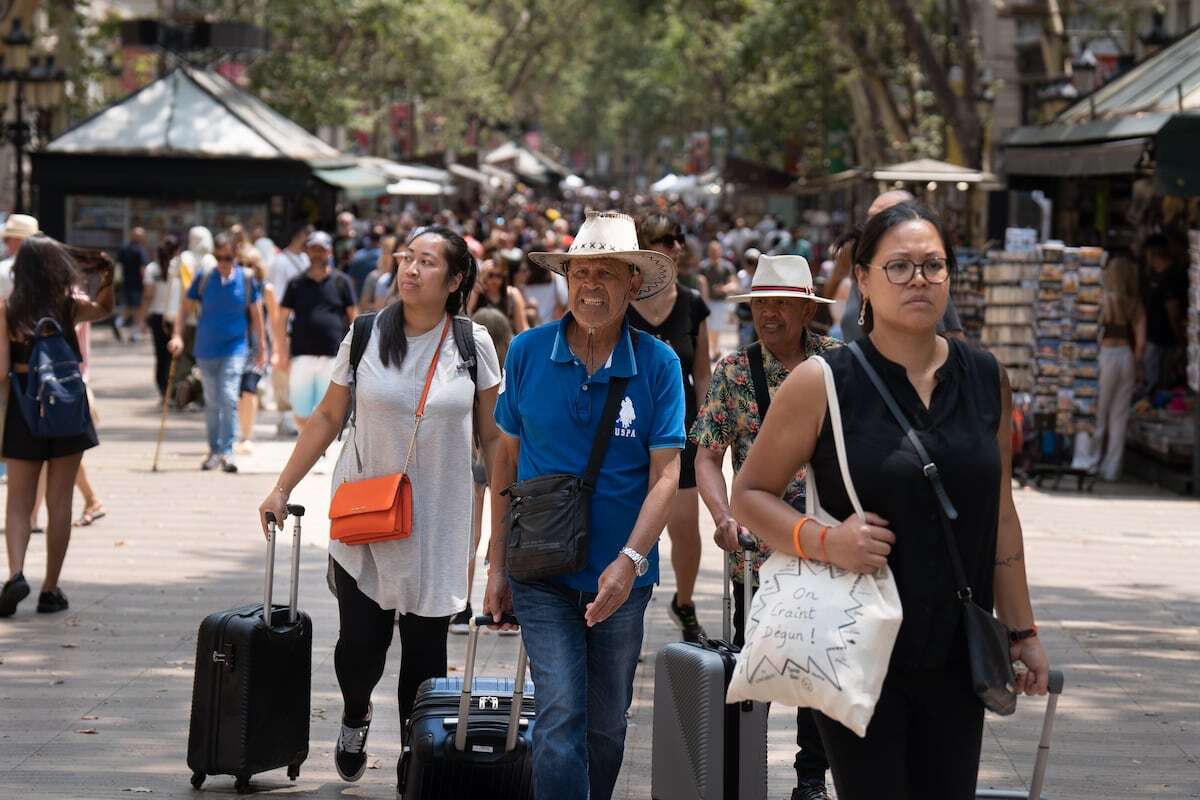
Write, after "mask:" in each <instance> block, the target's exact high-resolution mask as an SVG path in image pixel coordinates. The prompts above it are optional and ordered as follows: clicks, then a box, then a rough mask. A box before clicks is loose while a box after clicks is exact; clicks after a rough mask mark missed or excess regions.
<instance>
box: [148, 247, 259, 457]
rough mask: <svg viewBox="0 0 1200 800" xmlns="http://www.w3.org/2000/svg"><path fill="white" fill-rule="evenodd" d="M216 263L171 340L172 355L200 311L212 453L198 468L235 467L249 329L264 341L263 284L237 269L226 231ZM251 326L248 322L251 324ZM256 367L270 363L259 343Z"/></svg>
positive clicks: (197, 284)
mask: <svg viewBox="0 0 1200 800" xmlns="http://www.w3.org/2000/svg"><path fill="white" fill-rule="evenodd" d="M213 257H214V258H216V260H217V266H216V267H213V268H212V269H210V270H209V271H208V272H205V273H203V274H201V275H197V276H196V277H195V278H194V279H193V280H192V284H191V286H190V287H188V292H187V297H186V299H184V301H183V302H182V303H181V304H180V309H179V313H178V314H177V315H176V316H175V331H174V335H173V336H172V337H171V340H170V341H169V342H168V343H167V349H168V350H170V351H171V354H172V355H178V354H179V353H180V352H182V351H183V330H184V326H185V325H186V324H187V321H188V317H190V316H191V315H192V312H193V311H194V310H196V307H197V305H198V306H199V310H200V319H199V320H198V321H197V323H196V346H195V354H196V364H197V365H198V366H199V367H200V382H201V384H203V386H204V423H205V428H206V429H207V432H208V451H209V452H208V458H206V459H205V460H204V463H203V464H201V465H200V469H205V470H209V469H216V468H217V467H220V468H221V469H223V470H224V471H226V472H237V462H236V461H234V458H233V442H234V439H235V438H236V436H237V403H238V389H239V388H240V386H241V382H242V372H243V371H244V367H245V366H246V358H247V354H248V351H249V349H250V348H249V345H248V343H247V338H246V334H247V332H248V331H249V330H252V331H253V332H254V341H256V342H264V341H266V339H265V338H264V336H263V317H262V306H261V304H260V302H259V301H260V300H261V299H262V288H261V287H260V286H259V285H258V283H257V282H256V281H255V280H254V278H253V273H251V272H250V270H248V269H235V266H236V265H235V264H234V258H233V243H232V242H230V240H229V237H227V236H225V235H224V234H221V235H218V236H216V237H215V238H214V239H213ZM247 326H249V327H247ZM254 356H255V359H256V363H257V365H258V368H259V369H260V370H261V369H262V368H263V367H265V366H266V363H267V353H266V349H265V348H263V347H261V346H260V347H258V349H257V351H256V352H255V354H254Z"/></svg>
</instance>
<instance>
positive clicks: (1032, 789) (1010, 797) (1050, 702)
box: [975, 669, 1065, 800]
mask: <svg viewBox="0 0 1200 800" xmlns="http://www.w3.org/2000/svg"><path fill="white" fill-rule="evenodd" d="M1063 683H1065V678H1064V677H1063V674H1062V673H1061V672H1059V671H1058V670H1056V669H1052V670H1050V680H1049V686H1048V687H1047V688H1048V689H1049V692H1050V693H1049V694H1048V695H1046V716H1045V717H1043V718H1042V738H1041V739H1039V740H1038V750H1037V757H1036V758H1035V759H1034V761H1033V778H1032V779H1031V780H1030V781H1029V791H1028V792H1022V791H1019V790H1018V791H1014V790H1011V789H981V790H979V791H978V792H976V794H975V797H977V798H979V800H985V799H986V800H1043V798H1042V786H1043V785H1045V783H1046V766H1047V765H1048V763H1049V761H1050V736H1051V734H1053V733H1054V714H1055V712H1056V711H1057V710H1058V696H1059V695H1060V694H1062V690H1063Z"/></svg>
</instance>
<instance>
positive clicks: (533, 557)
mask: <svg viewBox="0 0 1200 800" xmlns="http://www.w3.org/2000/svg"><path fill="white" fill-rule="evenodd" d="M628 383H629V378H624V377H621V378H613V379H612V380H611V381H610V382H609V385H608V395H607V397H606V398H605V400H604V412H603V413H602V414H601V415H600V427H598V428H597V429H596V438H595V439H594V440H593V441H592V453H591V455H590V456H589V457H588V463H587V470H586V471H585V472H584V474H583V477H580V476H578V475H569V474H557V475H541V476H538V477H536V478H529V479H528V480H523V481H517V482H515V483H513V484H512V485H511V486H509V487H508V488H507V489H505V490H504V491H503V492H502V493H501V494H504V495H506V496H508V497H509V498H510V499H511V504H510V505H509V508H508V516H507V517H506V518H505V519H506V521H507V523H508V549H507V552H508V574H509V577H511V578H513V579H515V580H518V581H536V580H543V579H545V578H553V577H556V576H558V575H569V574H570V573H572V572H578V571H579V570H581V569H583V568H584V567H585V566H587V561H588V540H589V539H590V536H589V533H590V531H589V521H590V519H591V507H592V493H593V492H595V490H596V478H597V476H598V475H599V473H600V465H601V463H603V461H604V453H605V451H606V450H607V449H608V440H609V439H610V438H612V427H613V423H614V422H616V419H617V408H618V406H620V404H621V399H622V398H623V397H624V396H625V386H626V385H627V384H628Z"/></svg>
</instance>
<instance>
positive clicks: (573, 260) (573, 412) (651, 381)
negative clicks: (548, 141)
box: [484, 212, 684, 800]
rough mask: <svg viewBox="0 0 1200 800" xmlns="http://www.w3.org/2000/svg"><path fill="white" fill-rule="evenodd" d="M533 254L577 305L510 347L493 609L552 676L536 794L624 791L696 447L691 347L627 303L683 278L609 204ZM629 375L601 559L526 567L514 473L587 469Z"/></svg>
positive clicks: (595, 547) (538, 746) (598, 533)
mask: <svg viewBox="0 0 1200 800" xmlns="http://www.w3.org/2000/svg"><path fill="white" fill-rule="evenodd" d="M530 258H531V259H532V260H533V261H535V262H536V263H538V264H540V265H541V266H543V267H546V268H547V269H550V270H552V271H554V272H557V273H559V274H563V275H565V276H566V277H567V283H568V292H569V294H568V305H569V308H570V313H568V314H567V315H565V316H564V317H563V318H562V320H560V321H559V322H554V323H550V324H548V325H543V326H542V327H540V328H536V329H534V330H532V331H528V332H526V333H523V334H521V335H520V336H518V337H517V338H516V339H514V340H513V342H512V346H511V347H510V349H509V351H508V358H507V359H506V362H505V365H506V369H505V378H504V381H503V382H502V383H501V386H500V395H499V397H498V399H497V401H496V422H497V424H498V425H499V427H500V430H501V432H502V435H501V437H500V438H501V447H499V448H498V449H497V455H496V460H495V464H494V465H493V469H492V472H491V480H492V489H493V494H492V497H493V498H494V500H493V502H492V509H493V523H492V531H493V533H492V541H491V547H490V553H489V565H490V566H489V570H488V586H487V595H486V596H485V599H484V611H485V613H488V614H492V615H493V617H492V618H493V619H494V620H497V621H498V620H499V619H500V614H501V613H502V612H504V611H506V610H508V609H509V608H512V609H513V610H514V611H515V613H516V615H517V619H518V621H519V622H520V624H521V632H522V635H523V637H524V641H525V646H526V648H527V649H528V651H529V660H530V667H531V669H532V672H533V680H534V684H535V685H536V686H537V695H536V702H537V712H538V724H537V726H536V727H535V728H534V734H533V777H534V787H535V795H536V796H537V797H539V798H554V800H572V799H573V798H579V800H586V799H587V798H591V800H608V798H609V797H611V795H612V791H613V787H614V785H615V784H616V781H617V774H618V773H619V772H620V770H621V761H622V758H623V756H624V749H625V729H626V719H625V713H626V711H628V709H629V704H630V702H631V700H632V698H633V676H634V672H635V670H636V669H637V661H638V654H639V652H640V651H641V647H642V630H643V625H642V620H643V616H644V614H645V610H646V604H647V603H648V602H649V601H650V593H651V591H652V589H653V586H654V584H655V583H656V582H657V581H658V548H657V541H658V537H659V535H660V534H661V533H662V530H663V527H664V526H665V525H666V522H667V517H668V516H669V514H670V508H671V501H672V499H673V498H674V496H675V490H676V486H677V481H678V479H679V453H680V450H682V448H683V445H684V429H683V413H684V405H683V383H682V381H681V380H680V378H679V375H680V373H679V359H678V358H677V357H676V355H675V353H674V352H672V350H671V349H670V347H668V346H667V345H665V344H664V343H662V342H660V341H658V340H657V339H655V338H654V337H653V336H645V335H641V334H637V333H636V332H635V331H633V330H632V329H630V328H629V327H627V326H626V325H625V311H626V309H627V308H628V307H629V303H630V301H631V300H634V299H641V298H644V297H650V296H652V295H654V294H656V293H657V292H659V291H660V290H662V289H663V288H665V287H666V286H668V285H669V284H670V283H671V282H672V281H673V280H674V279H675V265H674V262H673V261H672V260H671V259H670V258H669V257H667V256H665V255H663V254H661V253H657V252H653V251H647V250H639V249H638V244H637V233H636V230H635V228H634V223H633V220H632V218H630V217H629V216H627V215H625V214H616V213H608V212H605V213H599V214H589V215H588V218H587V220H586V221H585V222H584V224H583V226H582V227H581V228H580V230H579V234H578V235H577V236H576V237H575V241H574V243H573V244H572V246H571V250H570V252H568V253H554V254H551V253H531V254H530ZM619 377H623V378H627V379H628V383H627V384H626V386H625V390H624V397H622V398H621V401H620V405H619V409H620V410H619V413H618V414H617V418H616V421H615V422H614V423H613V429H612V431H611V433H610V438H609V441H608V447H607V450H606V451H605V455H604V460H603V463H602V465H601V468H600V473H599V476H598V478H597V480H596V488H595V493H594V494H593V496H592V500H591V519H590V531H591V533H590V541H589V546H588V560H587V565H586V566H585V567H584V568H583V569H582V570H580V571H578V572H575V573H572V574H569V575H565V576H561V577H557V578H550V579H546V580H536V581H518V580H515V579H510V578H509V577H508V575H507V570H506V568H505V564H506V556H507V553H506V547H507V533H508V530H507V525H506V523H505V521H504V518H505V514H506V513H507V511H508V505H509V504H508V500H507V498H506V497H504V496H503V495H501V494H500V493H499V492H498V491H495V490H497V489H503V488H505V487H506V486H508V485H509V484H510V483H512V482H513V480H514V479H516V480H528V479H530V478H535V477H538V476H542V475H552V474H556V473H571V474H575V475H582V474H583V472H584V469H585V466H586V462H587V459H588V455H589V453H590V451H591V446H592V442H593V439H594V438H595V436H596V433H597V427H598V425H599V424H600V417H601V415H602V412H603V408H604V404H605V399H606V395H607V393H608V388H609V382H610V380H611V379H613V378H619ZM584 775H586V776H587V780H586V781H585V780H583V776H584Z"/></svg>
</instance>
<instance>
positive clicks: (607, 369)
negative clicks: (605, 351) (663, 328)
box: [550, 311, 637, 380]
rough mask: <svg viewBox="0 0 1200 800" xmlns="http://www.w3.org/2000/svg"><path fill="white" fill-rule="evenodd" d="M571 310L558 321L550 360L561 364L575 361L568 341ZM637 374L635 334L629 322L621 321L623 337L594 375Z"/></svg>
mask: <svg viewBox="0 0 1200 800" xmlns="http://www.w3.org/2000/svg"><path fill="white" fill-rule="evenodd" d="M571 319H572V317H571V312H569V311H568V312H567V313H566V314H563V317H562V319H561V320H559V322H558V332H557V333H556V334H555V336H554V350H552V351H551V353H550V360H551V361H556V362H558V363H559V364H570V363H571V362H572V361H575V354H574V353H572V352H571V345H569V344H568V343H567V325H569V324H570V322H571ZM635 375H637V358H636V357H635V356H634V352H633V334H632V333H631V332H630V329H629V323H628V322H622V323H621V337H620V338H619V339H617V344H616V347H614V348H613V351H612V353H610V354H609V356H608V361H607V362H605V364H604V366H603V367H601V368H600V369H598V370H597V371H596V374H595V376H594V377H596V378H599V377H601V376H604V380H607V379H608V377H609V376H612V377H617V378H632V377H633V376H635Z"/></svg>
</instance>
